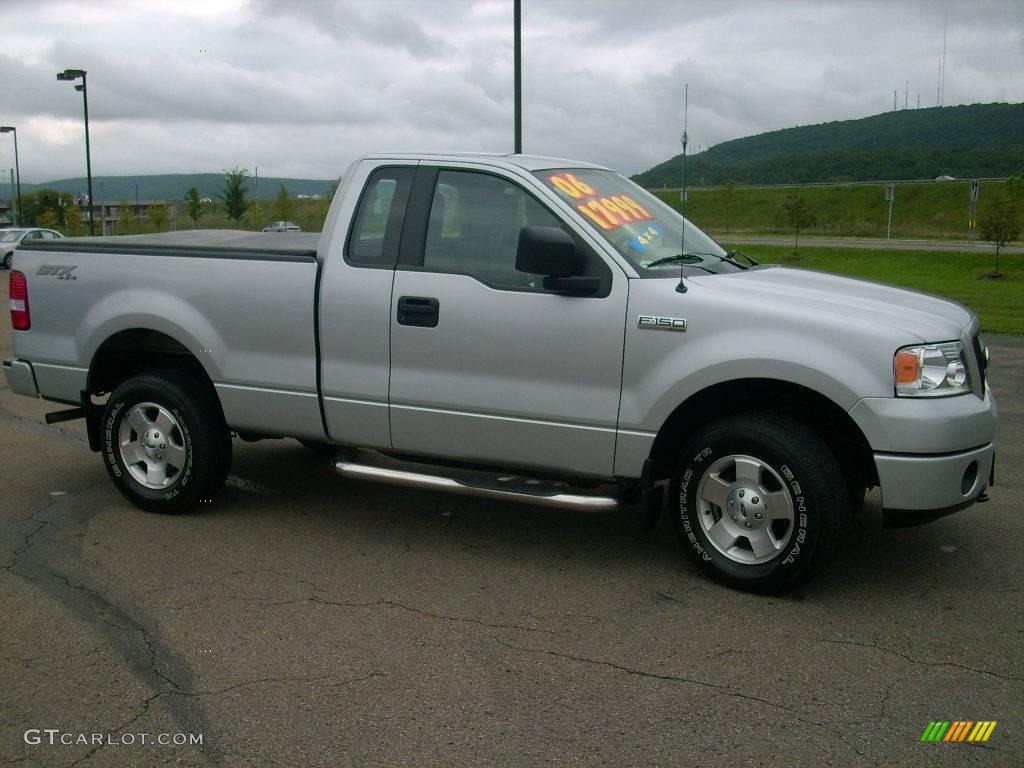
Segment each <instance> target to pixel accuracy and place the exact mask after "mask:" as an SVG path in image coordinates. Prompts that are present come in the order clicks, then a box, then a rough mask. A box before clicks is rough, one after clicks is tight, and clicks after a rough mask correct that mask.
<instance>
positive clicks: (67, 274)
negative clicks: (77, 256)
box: [36, 264, 78, 280]
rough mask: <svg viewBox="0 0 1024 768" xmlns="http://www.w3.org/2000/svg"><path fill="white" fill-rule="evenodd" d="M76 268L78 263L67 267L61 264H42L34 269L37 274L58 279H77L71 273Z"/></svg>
mask: <svg viewBox="0 0 1024 768" xmlns="http://www.w3.org/2000/svg"><path fill="white" fill-rule="evenodd" d="M76 269H78V265H77V264H75V265H73V266H70V267H67V266H64V265H62V264H43V266H41V267H40V268H39V269H37V270H36V274H37V275H51V276H53V277H56V278H57V279H58V280H77V279H78V277H77V276H75V275H72V274H71V273H72V272H73V271H74V270H76Z"/></svg>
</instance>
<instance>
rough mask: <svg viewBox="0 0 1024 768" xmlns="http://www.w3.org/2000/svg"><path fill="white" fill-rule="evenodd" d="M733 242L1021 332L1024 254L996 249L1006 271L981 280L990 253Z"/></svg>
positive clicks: (995, 328) (988, 327)
mask: <svg viewBox="0 0 1024 768" xmlns="http://www.w3.org/2000/svg"><path fill="white" fill-rule="evenodd" d="M726 239H728V238H726ZM739 248H740V250H741V251H743V252H744V253H747V254H750V256H752V257H753V258H755V259H757V260H758V261H760V262H761V263H763V264H783V265H785V266H791V267H807V268H808V269H820V270H824V271H827V272H835V273H837V274H841V275H851V276H853V277H864V278H867V279H869V280H879V281H882V282H886V283H891V284H893V285H899V286H903V287H906V288H914V289H916V290H919V291H926V292H928V293H932V294H936V295H938V296H944V297H946V298H949V299H953V300H954V301H957V302H960V303H961V304H965V305H966V306H968V307H970V308H971V309H972V310H974V311H975V312H976V313H977V314H978V316H979V317H980V318H981V324H982V328H983V330H985V331H987V332H989V333H1009V334H1014V335H1018V336H1020V335H1024V255H1020V254H1016V255H1014V254H1004V255H1002V256H1001V257H1000V262H999V263H1000V271H1002V272H1003V273H1005V275H1006V276H1005V277H1004V278H1003V279H1002V280H984V279H979V276H980V275H983V274H985V273H989V272H991V271H992V270H993V267H994V257H993V256H992V255H991V254H977V253H959V252H935V251H876V250H864V249H859V248H813V247H805V248H801V249H800V251H799V256H793V249H792V247H790V246H772V245H742V246H739Z"/></svg>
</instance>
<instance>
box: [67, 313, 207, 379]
mask: <svg viewBox="0 0 1024 768" xmlns="http://www.w3.org/2000/svg"><path fill="white" fill-rule="evenodd" d="M157 369H163V370H167V369H172V370H178V371H187V372H188V373H191V374H194V375H195V376H196V377H197V378H198V379H199V380H200V381H203V382H205V383H206V384H208V385H209V386H210V389H211V390H212V389H213V382H212V381H211V380H210V377H209V375H208V374H207V373H206V370H205V369H204V368H203V366H202V364H200V362H199V361H198V360H197V359H196V357H195V355H193V354H192V353H191V352H190V351H189V350H188V349H187V348H186V347H185V346H183V345H182V344H181V343H180V342H178V341H176V340H175V339H173V338H171V337H170V336H168V335H167V334H165V333H160V332H159V331H152V330H149V329H146V328H132V329H130V330H126V331H120V332H118V333H115V334H114V335H113V336H111V337H110V338H109V339H107V340H106V341H104V342H103V344H101V345H100V348H99V349H98V350H96V354H95V355H93V358H92V364H91V365H90V366H89V378H88V383H87V387H88V389H89V394H91V395H102V394H103V393H106V392H112V391H114V390H115V389H116V388H117V386H118V385H119V384H120V383H121V382H123V381H124V380H125V379H128V378H129V377H131V376H135V375H136V374H139V373H143V372H145V371H152V370H157Z"/></svg>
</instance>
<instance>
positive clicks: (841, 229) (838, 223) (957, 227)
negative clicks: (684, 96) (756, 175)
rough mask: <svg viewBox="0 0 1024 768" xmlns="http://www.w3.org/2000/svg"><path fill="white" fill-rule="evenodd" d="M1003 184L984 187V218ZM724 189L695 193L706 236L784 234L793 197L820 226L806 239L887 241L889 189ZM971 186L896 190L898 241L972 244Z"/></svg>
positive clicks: (691, 208) (672, 200)
mask: <svg viewBox="0 0 1024 768" xmlns="http://www.w3.org/2000/svg"><path fill="white" fill-rule="evenodd" d="M1002 186H1003V182H1001V181H992V182H986V181H983V182H981V186H980V188H979V202H978V210H979V214H980V213H984V209H985V203H986V202H987V201H990V200H992V199H993V198H994V197H995V195H996V193H997V192H998V191H1000V190H1001V188H1002ZM655 194H657V195H658V196H659V197H660V198H661V199H662V200H664V201H665V202H667V203H668V204H669V205H672V206H674V207H675V208H677V209H678V208H679V193H678V192H668V191H665V192H659V191H657V190H655ZM729 194H730V193H727V192H726V190H725V189H724V188H718V189H691V190H690V192H689V195H688V200H687V218H689V219H691V220H692V221H693V222H694V223H695V224H696V225H697V226H699V227H700V228H701V229H704V230H706V231H713V232H744V233H746V232H757V233H784V232H788V231H789V230H788V227H787V226H786V224H785V221H784V219H783V218H782V204H783V203H784V202H785V200H786V198H787V197H788V196H789V195H792V194H800V195H802V196H803V197H804V198H805V199H806V200H807V202H808V204H809V205H810V207H811V210H812V211H813V212H814V214H815V217H816V218H817V224H816V225H815V226H813V227H811V228H810V229H809V230H807V234H820V235H842V236H849V237H885V235H886V227H887V225H888V217H889V204H888V203H887V202H886V200H885V185H884V184H883V183H881V182H879V183H878V184H857V185H841V184H837V185H834V186H803V187H736V188H735V189H734V190H733V192H732V193H731V195H732V199H731V200H730V199H729ZM969 207H970V184H969V183H968V182H966V181H957V182H948V183H938V182H931V183H920V184H913V183H908V184H897V185H896V200H895V203H894V205H893V217H892V229H893V231H892V236H893V237H894V238H926V239H927V238H938V239H967V238H968V237H969V235H970V230H968V228H967V226H968V220H969V213H970V211H969Z"/></svg>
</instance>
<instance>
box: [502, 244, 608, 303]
mask: <svg viewBox="0 0 1024 768" xmlns="http://www.w3.org/2000/svg"><path fill="white" fill-rule="evenodd" d="M583 266H584V265H583V257H582V255H581V254H580V253H578V252H577V250H576V243H575V242H573V239H572V238H571V237H570V236H569V234H568V233H567V232H565V231H564V230H562V229H559V228H558V227H523V228H522V229H521V230H519V246H518V248H517V249H516V269H517V270H518V271H519V272H528V273H530V274H532V275H544V283H543V285H544V288H545V290H548V291H552V292H553V293H560V294H564V295H573V296H586V295H589V294H593V293H596V292H597V291H598V289H600V287H601V280H600V278H597V277H584V276H581V275H580V274H579V273H580V272H582V271H583Z"/></svg>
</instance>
